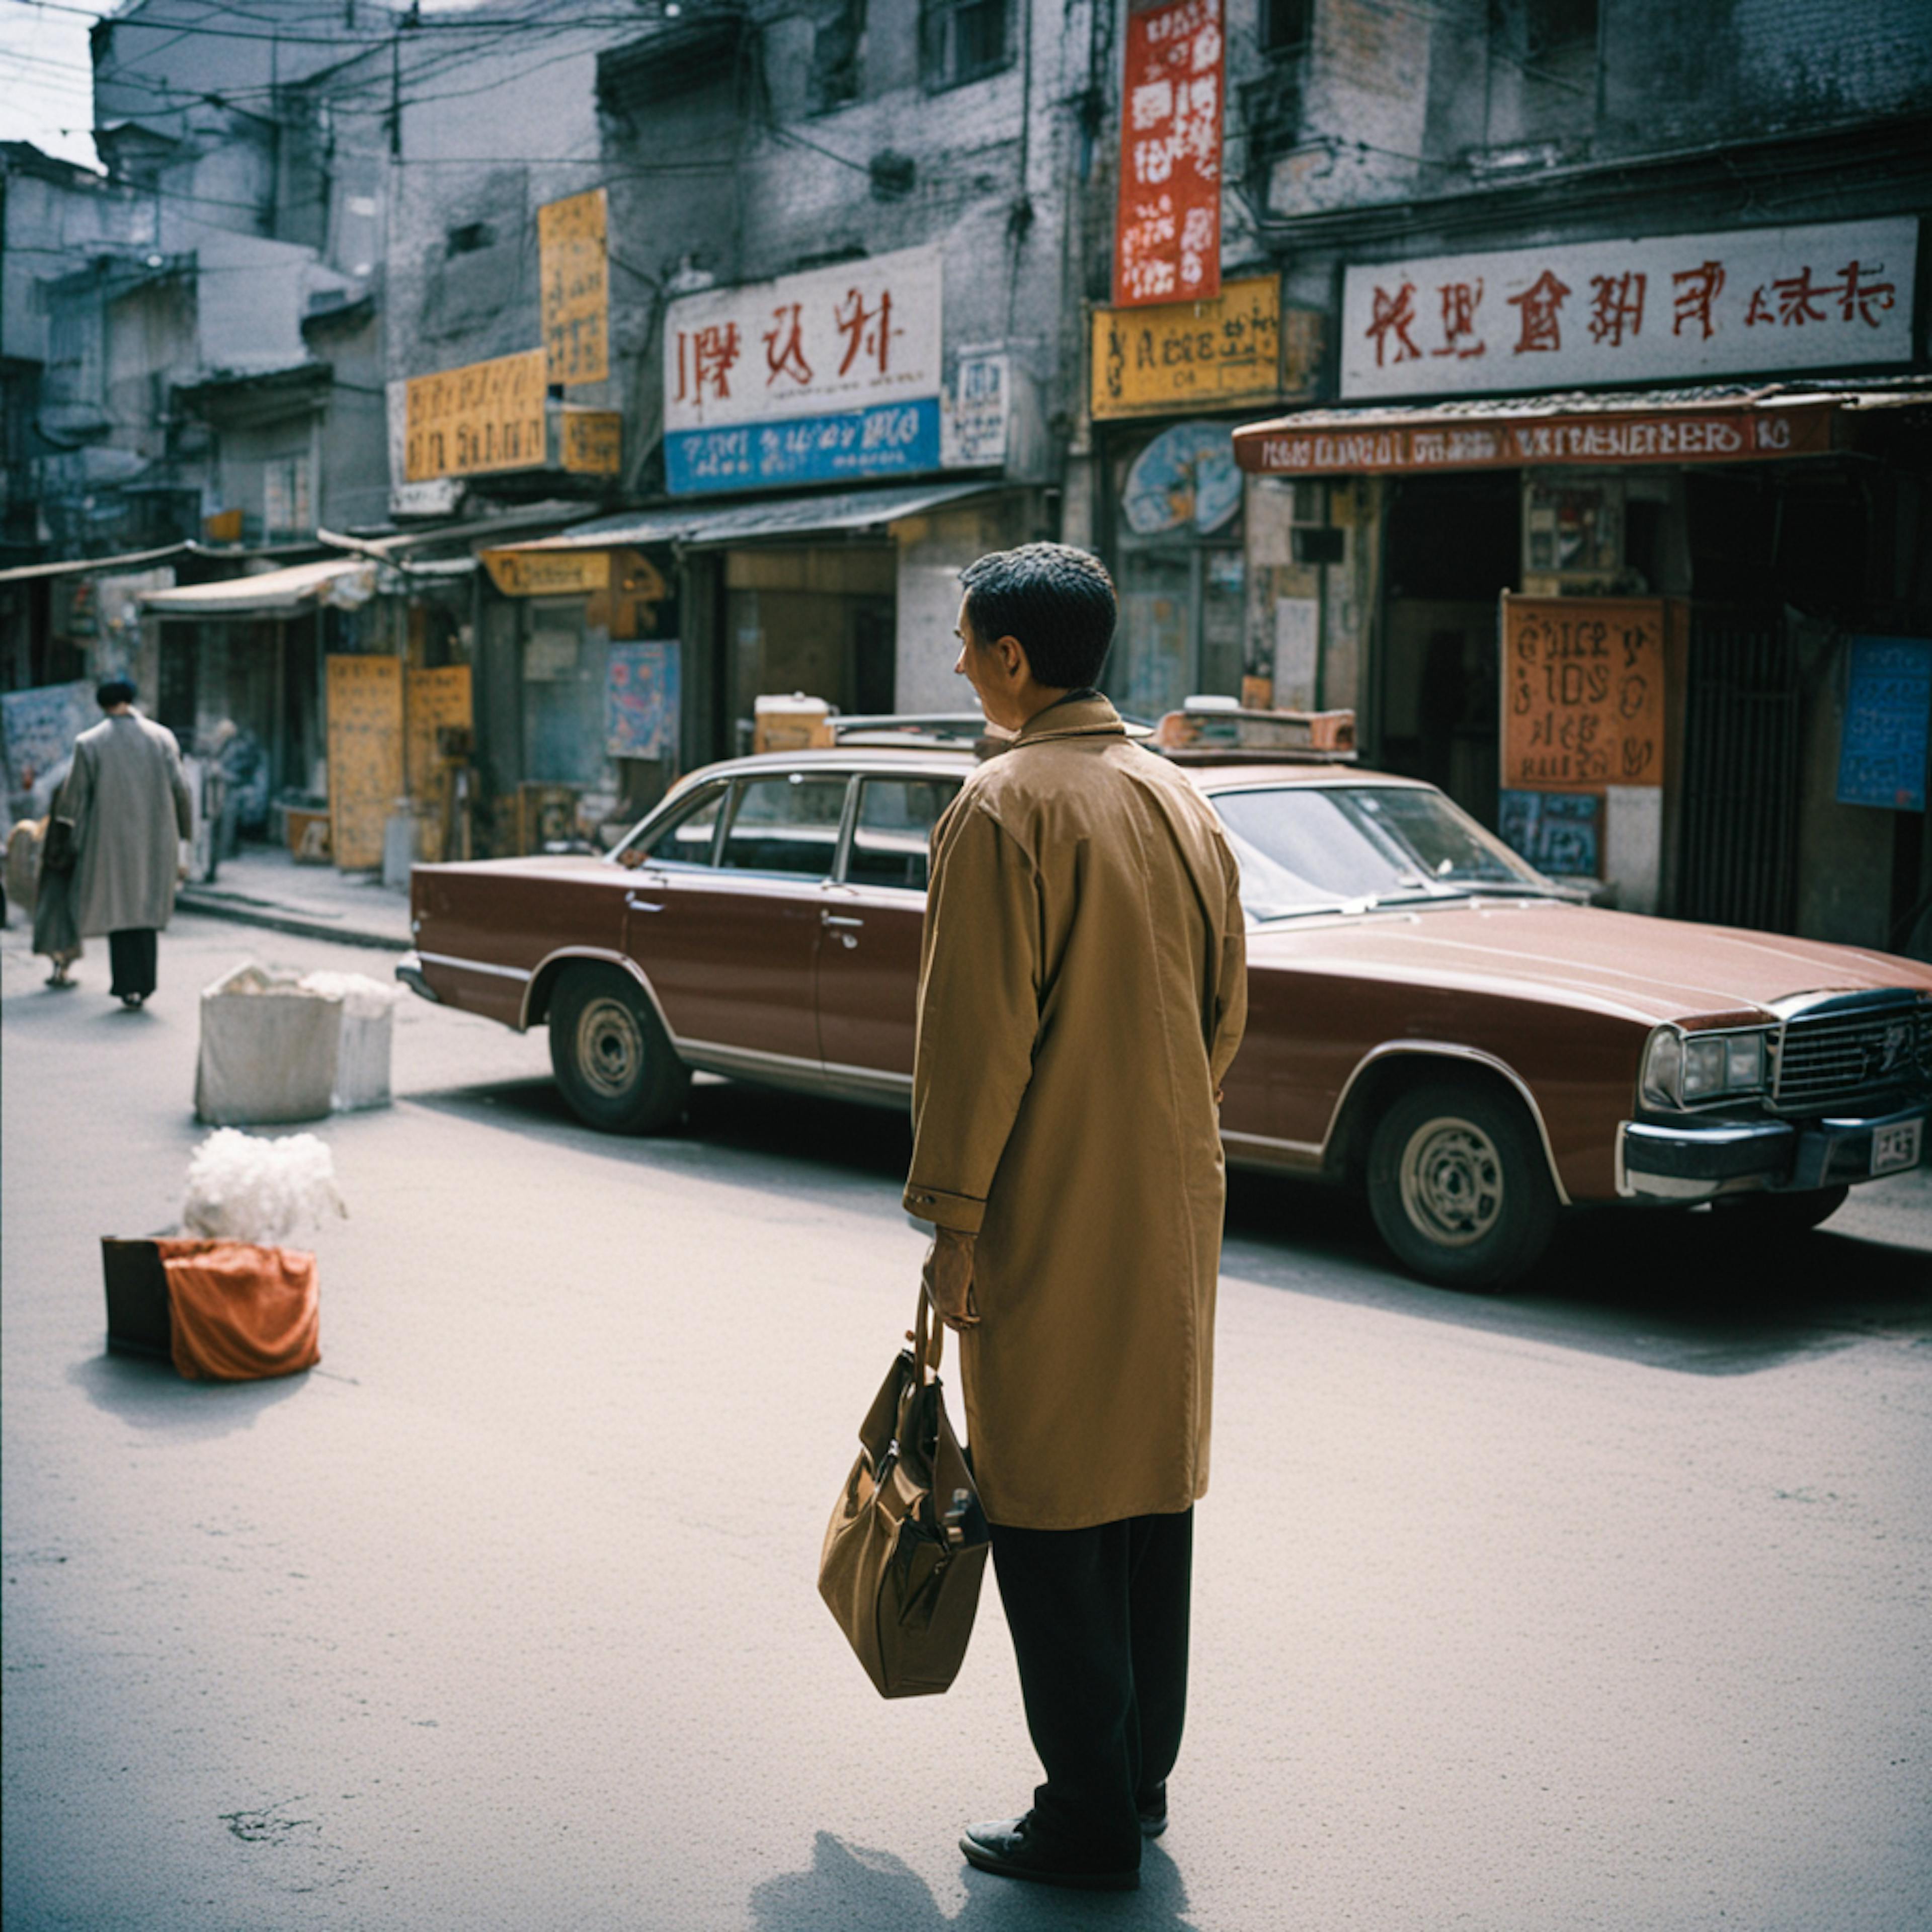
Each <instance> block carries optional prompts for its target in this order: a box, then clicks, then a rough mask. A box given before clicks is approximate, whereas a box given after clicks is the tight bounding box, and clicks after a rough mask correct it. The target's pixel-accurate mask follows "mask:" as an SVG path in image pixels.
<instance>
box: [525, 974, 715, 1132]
mask: <svg viewBox="0 0 1932 1932" xmlns="http://www.w3.org/2000/svg"><path fill="white" fill-rule="evenodd" d="M550 1066H551V1068H552V1069H553V1071H554V1072H555V1073H556V1084H557V1085H558V1086H559V1087H560V1088H562V1090H563V1097H564V1098H565V1100H568V1102H569V1103H570V1106H571V1112H573V1113H574V1114H575V1115H576V1116H577V1118H578V1119H579V1120H580V1121H583V1123H584V1124H585V1125H586V1126H587V1127H596V1128H599V1129H601V1130H602V1131H603V1132H604V1133H609V1134H649V1133H658V1132H659V1131H661V1130H662V1129H664V1128H665V1127H669V1126H670V1124H671V1123H672V1122H673V1121H675V1120H676V1118H677V1117H678V1116H679V1114H681V1113H682V1112H683V1111H684V1102H685V1095H686V1094H688V1092H689V1091H690V1088H691V1070H690V1069H689V1068H688V1067H686V1066H685V1064H684V1063H683V1061H681V1060H679V1058H678V1057H677V1055H676V1053H674V1052H673V1051H672V1050H671V1043H670V1038H669V1037H668V1035H667V1034H666V1033H665V1032H664V1026H663V1024H662V1022H661V1021H660V1020H659V1019H658V1016H657V1013H656V1011H655V1009H654V1008H653V1007H652V1004H651V1003H650V1001H649V1000H648V999H646V998H645V996H644V992H643V989H642V988H641V987H640V986H638V984H637V982H636V981H635V980H633V979H632V978H631V976H630V975H629V974H628V973H626V972H625V971H622V969H621V968H618V967H616V966H600V965H580V966H571V967H567V968H565V971H564V974H563V977H562V979H561V980H559V981H558V982H557V986H556V992H554V993H553V995H551V996H550Z"/></svg>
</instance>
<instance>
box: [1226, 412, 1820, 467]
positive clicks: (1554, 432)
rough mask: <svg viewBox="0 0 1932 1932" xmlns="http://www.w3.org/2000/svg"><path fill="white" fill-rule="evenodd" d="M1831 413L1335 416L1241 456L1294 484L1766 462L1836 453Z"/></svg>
mask: <svg viewBox="0 0 1932 1932" xmlns="http://www.w3.org/2000/svg"><path fill="white" fill-rule="evenodd" d="M1832 407H1833V406H1832V404H1829V403H1811V404H1806V403H1799V404H1791V405H1790V406H1788V407H1782V408H1772V409H1761V408H1754V407H1752V406H1751V405H1750V404H1736V405H1728V406H1727V405H1724V404H1718V405H1715V406H1713V407H1711V408H1708V409H1671V410H1590V411H1588V412H1583V411H1571V412H1569V413H1565V414H1562V415H1554V414H1553V415H1550V416H1541V417H1538V416H1529V417H1527V418H1526V419H1525V420H1524V421H1523V422H1511V421H1510V420H1509V419H1508V418H1507V417H1501V418H1499V417H1496V416H1490V417H1488V418H1486V419H1474V418H1465V419H1461V420H1451V419H1442V420H1439V421H1437V422H1427V421H1426V420H1425V421H1424V422H1420V423H1390V422H1382V423H1377V422H1374V421H1373V420H1370V421H1367V422H1363V423H1361V426H1360V427H1359V428H1343V427H1342V426H1341V424H1340V422H1339V421H1338V420H1337V416H1330V417H1329V418H1328V422H1329V425H1331V427H1325V428H1316V427H1312V426H1311V427H1310V428H1286V427H1283V428H1276V427H1274V426H1269V427H1268V428H1266V429H1265V430H1264V431H1260V432H1259V433H1250V432H1249V431H1238V432H1237V434H1236V436H1235V455H1236V457H1237V459H1238V460H1239V462H1240V463H1241V467H1242V468H1243V469H1253V470H1258V471H1259V472H1262V474H1264V475H1289V476H1292V475H1303V476H1321V475H1400V473H1402V472H1404V471H1409V470H1421V469H1520V468H1522V467H1523V466H1524V465H1525V464H1534V463H1589V464H1592V465H1595V464H1614V463H1761V462H1766V461H1769V460H1772V459H1774V458H1779V457H1787V456H1817V455H1823V453H1824V452H1826V451H1828V450H1829V449H1830V448H1831V447H1832ZM1418 414H1423V412H1421V411H1418ZM1338 415H1339V413H1338ZM1363 415H1364V416H1369V415H1370V412H1368V411H1367V410H1364V412H1363ZM1289 420H1290V421H1293V420H1295V419H1289Z"/></svg>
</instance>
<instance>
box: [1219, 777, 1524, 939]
mask: <svg viewBox="0 0 1932 1932" xmlns="http://www.w3.org/2000/svg"><path fill="white" fill-rule="evenodd" d="M1214 809H1215V810H1216V811H1217V812H1218V813H1220V817H1221V822H1222V823H1223V825H1225V826H1226V827H1227V831H1228V838H1229V843H1230V844H1232V846H1233V847H1234V848H1235V856H1236V857H1237V858H1238V859H1239V860H1240V861H1241V903H1242V904H1244V906H1245V907H1247V910H1248V913H1249V915H1250V917H1252V918H1254V919H1289V918H1292V917H1293V916H1295V914H1296V913H1311V912H1332V911H1334V910H1336V909H1337V908H1338V907H1340V909H1342V910H1346V911H1367V910H1369V909H1370V908H1371V907H1375V906H1377V905H1386V904H1389V903H1391V901H1406V902H1408V903H1410V904H1414V903H1415V902H1417V901H1424V900H1433V899H1445V898H1450V899H1453V898H1469V897H1470V896H1471V895H1473V894H1475V893H1478V892H1481V893H1496V892H1507V893H1510V894H1513V895H1517V894H1532V895H1544V894H1548V895H1555V888H1554V887H1553V886H1552V885H1551V884H1550V881H1549V880H1547V879H1546V878H1544V877H1543V875H1542V874H1541V873H1540V872H1538V871H1535V869H1534V868H1532V867H1531V866H1530V865H1528V864H1526V862H1524V861H1523V859H1519V858H1518V857H1517V855H1516V854H1515V853H1514V852H1512V851H1511V850H1510V849H1509V847H1508V846H1507V845H1505V844H1503V843H1502V841H1501V840H1500V839H1499V838H1495V837H1493V836H1492V835H1490V833H1489V832H1486V831H1485V830H1484V829H1483V827H1482V826H1480V825H1478V823H1476V821H1475V820H1474V819H1473V818H1472V817H1470V816H1469V814H1468V813H1467V812H1466V811H1463V809H1462V808H1461V807H1460V806H1459V805H1455V804H1453V803H1452V802H1451V801H1450V800H1449V799H1447V798H1445V797H1444V796H1443V795H1442V793H1440V792H1439V791H1433V790H1429V789H1428V788H1427V787H1423V786H1417V785H1366V784H1365V785H1283V786H1280V787H1276V788H1274V789H1271V790H1266V791H1229V792H1223V793H1219V794H1218V795H1217V796H1216V797H1215V799H1214Z"/></svg>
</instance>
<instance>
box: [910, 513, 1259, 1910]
mask: <svg viewBox="0 0 1932 1932" xmlns="http://www.w3.org/2000/svg"><path fill="white" fill-rule="evenodd" d="M961 582H962V586H963V587H964V589H965V601H964V603H963V604H962V607H961V610H960V613H959V636H960V639H961V645H962V648H961V650H960V654H959V664H958V666H957V668H958V669H959V670H961V671H962V673H964V674H965V676H967V677H968V679H971V682H972V684H973V686H974V690H975V691H976V692H977V694H978V696H979V698H980V703H981V706H982V708H983V709H984V710H985V712H986V716H987V718H988V719H989V721H991V722H992V724H994V725H995V726H998V727H1004V728H1005V729H1007V730H1010V731H1014V732H1016V733H1018V735H1017V737H1016V739H1015V740H1014V742H1013V744H1012V745H1011V746H1010V748H1009V749H1007V751H1004V753H1002V754H1001V755H1000V756H998V757H995V758H993V759H992V760H989V761H988V762H987V763H986V764H984V765H983V766H982V767H981V768H980V769H979V770H978V771H977V772H975V773H974V775H973V776H972V778H971V779H969V780H968V782H967V784H965V787H963V788H962V790H961V792H960V794H959V798H958V799H956V801H955V802H954V803H953V805H952V806H951V807H950V808H949V809H948V810H947V813H946V814H945V815H944V817H943V818H941V820H940V822H939V823H938V826H936V827H935V830H934V833H933V840H932V883H931V886H930V887H929V892H928V895H927V900H926V929H925V941H924V947H923V952H922V959H921V964H920V970H919V1043H918V1049H917V1055H916V1062H915V1071H914V1074H913V1124H914V1139H913V1159H912V1171H911V1175H910V1179H909V1180H908V1181H907V1186H906V1191H905V1205H906V1207H907V1211H909V1212H910V1213H911V1214H913V1215H914V1216H915V1217H917V1218H919V1220H924V1221H929V1222H930V1223H932V1224H933V1225H934V1228H935V1236H934V1244H933V1249H932V1255H931V1257H930V1259H929V1261H928V1263H927V1271H926V1280H927V1287H928V1291H929V1294H930V1295H931V1296H932V1300H933V1303H934V1305H935V1308H936V1309H937V1310H938V1312H939V1313H940V1314H941V1316H942V1317H943V1318H944V1319H946V1320H947V1322H948V1323H949V1325H950V1326H952V1327H953V1328H956V1329H958V1330H959V1331H960V1334H961V1337H962V1340H961V1353H962V1363H963V1367H962V1378H963V1382H964V1385H965V1401H966V1415H967V1426H968V1436H969V1439H970V1441H971V1448H972V1454H973V1458H974V1475H975V1478H976V1479H977V1482H978V1484H979V1487H980V1497H981V1499H982V1501H983V1502H984V1504H985V1505H986V1514H987V1516H988V1518H989V1520H990V1521H991V1523H992V1526H993V1531H992V1537H993V1562H994V1569H995V1574H996V1575H997V1576H998V1579H999V1584H1000V1592H1001V1600H1002V1601H1003V1603H1004V1605H1005V1607H1006V1611H1007V1622H1008V1624H1009V1625H1010V1627H1011V1628H1012V1631H1013V1645H1014V1649H1015V1652H1016V1655H1017V1657H1018V1659H1019V1670H1020V1682H1021V1688H1022V1691H1023V1692H1024V1694H1025V1700H1026V1707H1027V1719H1028V1727H1029V1728H1030V1730H1031V1733H1032V1735H1033V1739H1034V1745H1035V1748H1037V1751H1039V1753H1040V1759H1041V1761H1042V1763H1043V1766H1044V1767H1045V1769H1046V1782H1045V1783H1044V1784H1041V1785H1040V1787H1038V1789H1037V1790H1036V1792H1035V1793H1034V1805H1033V1808H1032V1809H1031V1811H1028V1813H1027V1814H1025V1816H1024V1817H1019V1818H1015V1819H1010V1820H1005V1821H1003V1822H1001V1823H998V1824H989V1825H975V1826H971V1827H969V1828H968V1832H967V1834H966V1836H965V1838H962V1840H961V1841H960V1844H961V1849H962V1850H963V1851H964V1852H965V1854H966V1856H967V1857H968V1859H970V1860H971V1862H972V1863H973V1864H975V1865H977V1866H979V1867H981V1868H983V1869H984V1870H989V1871H995V1872H998V1873H1003V1874H1004V1875H1006V1876H1011V1877H1016V1878H1025V1879H1037V1880H1040V1881H1043V1882H1046V1883H1049V1884H1057V1885H1088V1886H1096V1887H1100V1886H1105V1887H1115V1888H1127V1887H1130V1886H1132V1885H1136V1884H1137V1883H1138V1882H1139V1866H1140V1855H1141V1843H1142V1838H1143V1836H1144V1835H1147V1836H1151V1835H1154V1834H1155V1833H1157V1832H1159V1831H1160V1830H1162V1829H1164V1827H1165V1826H1166V1818H1167V1808H1166V1780H1167V1775H1168V1772H1169V1770H1170V1769H1172V1766H1173V1763H1174V1760H1175V1754H1176V1753H1177V1752H1178V1749H1179V1747H1180V1742H1181V1718H1182V1713H1183V1710H1184V1704H1185V1699H1186V1688H1187V1621H1188V1602H1189V1582H1190V1562H1191V1551H1192V1536H1193V1505H1194V1503H1195V1501H1196V1499H1197V1498H1198V1497H1199V1496H1202V1495H1203V1494H1204V1493H1205V1492H1206V1490H1207V1487H1208V1432H1209V1411H1210V1399H1211V1391H1212V1385H1213V1367H1214V1288H1215V1279H1216V1275H1217V1271H1218V1269H1219V1266H1220V1250H1221V1220H1222V1208H1223V1168H1222V1156H1221V1141H1220V1123H1219V1115H1218V1100H1219V1094H1220V1085H1221V1082H1222V1079H1223V1076H1225V1075H1226V1072H1227V1070H1228V1067H1229V1062H1230V1061H1232V1059H1233V1058H1234V1057H1235V1049H1236V1047H1237V1046H1238V1045H1239V1044H1240V1043H1241V1028H1242V1025H1243V1022H1244V1019H1245V1017H1246V1013H1247V971H1246V958H1245V953H1244V939H1243V924H1242V916H1241V904H1240V898H1239V894H1238V886H1239V878H1238V873H1237V871H1236V868H1235V859H1234V856H1233V854H1232V853H1231V851H1230V850H1229V847H1228V844H1227V842H1226V840H1225V839H1224V838H1223V836H1222V834H1221V831H1220V825H1219V823H1218V822H1217V820H1216V818H1215V817H1214V813H1213V811H1212V810H1211V808H1209V806H1208V803H1207V802H1206V800H1205V799H1204V798H1203V797H1202V795H1201V794H1200V793H1199V792H1198V791H1197V790H1196V789H1195V788H1194V787H1193V785H1192V784H1190V782H1189V781H1188V779H1187V778H1186V776H1185V775H1184V774H1183V773H1182V772H1181V771H1179V770H1178V769H1177V768H1176V767H1175V766H1172V765H1171V764H1169V763H1167V762H1166V760H1163V759H1162V758H1160V757H1157V756H1156V755H1155V754H1153V753H1151V752H1150V751H1147V750H1146V749H1145V748H1143V747H1142V746H1141V745H1138V744H1136V743H1135V742H1133V741H1132V740H1131V739H1129V738H1128V737H1127V735H1126V733H1125V732H1124V730H1123V728H1122V726H1121V720H1120V718H1119V716H1118V714H1117V713H1116V712H1115V709H1114V708H1113V706H1112V705H1111V704H1109V703H1108V702H1107V700H1106V699H1105V698H1104V697H1102V696H1101V695H1100V694H1099V692H1098V691H1095V690H1094V689H1092V688H1091V685H1092V682H1093V680H1094V679H1095V678H1097V676H1099V675H1100V667H1101V664H1102V662H1103V660H1104V658H1106V653H1107V648H1108V646H1109V643H1110V641H1111V640H1112V635H1113V629H1114V617H1115V604H1114V593H1113V586H1112V583H1110V582H1109V579H1108V577H1107V574H1106V570H1105V569H1104V568H1103V567H1102V566H1101V565H1100V562H1098V561H1097V559H1094V558H1093V557H1091V556H1088V555H1087V554H1086V553H1085V552H1084V551H1081V550H1072V549H1069V548H1067V547H1065V546H1064V545H1061V544H1028V545H1027V546H1026V547H1025V548H1023V549H1021V550H1010V551H1004V552H1000V553H995V554H994V555H992V556H986V557H982V558H981V559H980V561H979V562H977V563H975V564H974V565H971V566H970V567H969V568H968V569H967V570H966V571H965V572H964V573H963V574H962V578H961Z"/></svg>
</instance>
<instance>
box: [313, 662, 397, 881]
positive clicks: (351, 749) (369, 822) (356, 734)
mask: <svg viewBox="0 0 1932 1932" xmlns="http://www.w3.org/2000/svg"><path fill="white" fill-rule="evenodd" d="M402 791H403V667H402V666H401V664H400V663H399V662H398V661H397V660H396V659H395V658H390V657H337V656H332V657H330V658H329V843H330V844H331V846H332V848H333V850H334V851H335V862H336V864H337V865H338V866H339V867H341V869H342V870H343V871H363V870H367V869H368V868H373V867H375V866H377V865H381V864H382V862H383V828H384V826H385V825H386V823H387V821H388V819H389V814H390V812H391V811H392V810H393V809H394V808H395V802H396V800H397V799H398V798H400V797H401V796H402Z"/></svg>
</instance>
